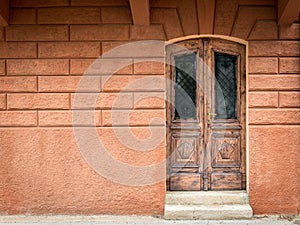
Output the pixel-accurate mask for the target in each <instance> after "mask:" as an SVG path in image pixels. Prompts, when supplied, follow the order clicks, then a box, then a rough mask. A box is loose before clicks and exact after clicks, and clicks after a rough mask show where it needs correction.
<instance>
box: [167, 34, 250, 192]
mask: <svg viewBox="0 0 300 225" xmlns="http://www.w3.org/2000/svg"><path fill="white" fill-rule="evenodd" d="M204 38H208V39H220V40H227V41H231V42H234V43H237V44H241V45H244V46H245V50H246V51H245V74H246V79H245V91H246V96H245V97H246V99H245V107H246V108H245V113H246V116H245V142H246V161H245V163H246V165H245V167H246V191H247V192H248V193H249V126H248V83H249V81H248V42H247V41H245V40H243V39H240V38H235V37H230V36H225V35H189V36H184V37H179V38H174V39H170V40H168V41H167V42H166V47H167V46H168V45H170V44H176V43H179V42H183V41H188V40H192V39H204ZM166 110H168V109H166ZM166 113H167V112H166Z"/></svg>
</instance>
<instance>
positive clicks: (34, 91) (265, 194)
mask: <svg viewBox="0 0 300 225" xmlns="http://www.w3.org/2000/svg"><path fill="white" fill-rule="evenodd" d="M150 2H151V25H150V26H133V25H132V19H131V14H130V7H129V5H128V2H127V1H126V0H114V1H106V0H97V1H95V0H70V1H69V0H32V1H27V0H11V1H10V4H11V8H10V26H8V27H5V28H1V27H0V126H1V127H0V168H1V169H0V214H24V213H29V214H51V213H59V214H130V215H131V214H138V215H162V214H163V209H164V196H165V181H159V182H158V183H151V184H145V185H141V186H128V185H126V184H120V183H118V182H114V181H111V180H110V179H108V178H105V177H104V176H101V175H99V174H98V173H96V172H95V170H93V169H92V168H91V167H90V166H89V165H88V164H87V162H86V161H85V160H84V159H83V157H82V156H81V154H80V152H79V149H78V145H77V144H76V140H75V137H74V132H73V127H72V112H71V109H73V108H74V105H73V100H74V98H75V91H76V88H77V85H78V83H79V82H80V79H81V77H82V75H83V73H84V72H85V71H86V69H87V68H88V67H89V65H91V63H92V62H93V61H94V60H95V59H96V58H97V57H99V56H100V55H101V54H103V53H104V52H107V51H109V50H110V49H112V48H113V47H115V46H118V45H120V44H123V43H127V42H130V41H136V40H148V39H154V40H170V39H173V38H177V37H183V36H187V35H194V34H199V31H198V23H197V12H196V9H197V7H196V6H195V1H194V0H184V1H180V0H152V1H150ZM299 27H300V24H299V21H295V23H293V24H292V25H291V26H289V27H278V26H277V23H276V1H273V0H261V1H256V0H252V1H251V0H248V1H246V0H228V1H227V0H217V1H216V11H215V21H214V34H217V35H226V36H232V37H237V38H240V39H243V40H246V41H248V53H249V57H248V77H247V79H248V122H249V134H248V136H249V143H248V147H249V178H248V179H249V193H250V202H251V206H252V207H253V210H254V213H255V214H280V213H287V214H297V213H298V214H299V211H300V200H299V196H300V181H299V177H300V161H299V159H300V142H299V141H300V139H299V134H300V110H299V107H300V92H299V90H300V76H299V74H300V66H299V65H300V63H299V62H300V60H299V56H300V52H299V38H300V36H299V34H300V32H299ZM123 60H131V62H133V64H130V65H128V66H126V67H125V68H123V69H121V70H119V71H118V72H117V73H116V75H114V76H113V78H112V79H111V80H109V81H108V82H106V78H105V75H106V74H104V76H95V78H94V79H93V80H92V82H91V83H89V84H88V87H89V88H90V90H87V91H91V92H95V93H97V92H99V91H100V89H101V90H102V93H101V94H100V95H99V97H98V99H97V101H96V112H95V114H96V117H95V118H96V119H95V121H94V122H95V125H96V131H97V133H98V134H99V137H101V138H102V141H103V145H104V146H106V148H107V150H108V152H109V154H111V155H112V156H113V157H114V158H116V159H119V160H120V161H124V162H126V163H128V164H129V165H146V166H147V165H151V164H153V163H159V162H162V161H163V160H164V157H165V138H164V137H163V138H162V139H161V141H160V143H158V144H157V145H156V146H155V148H154V149H151V151H147V152H139V151H134V150H132V149H131V148H130V147H128V146H127V147H126V145H125V144H124V143H121V142H120V140H118V139H117V138H116V134H115V133H114V130H113V129H112V121H111V107H112V105H113V103H114V100H115V99H116V97H117V96H120V95H122V99H123V100H122V101H121V102H119V104H114V108H115V109H117V110H118V113H119V114H118V117H120V118H123V117H124V118H125V117H126V116H127V115H126V110H128V109H132V110H131V111H130V116H129V126H130V127H131V128H132V132H133V133H134V135H135V136H136V137H137V138H138V139H139V140H147V138H149V137H150V136H151V132H150V129H152V131H154V132H156V131H155V129H160V130H162V132H163V130H164V126H165V125H164V122H163V121H165V104H164V101H163V96H164V91H165V87H164V83H163V82H161V81H156V78H157V77H163V76H164V65H163V63H155V62H146V63H145V62H137V61H138V60H136V59H128V58H126V59H123ZM132 60H133V61H132ZM138 78H151V79H148V81H149V80H150V81H151V80H152V81H151V82H150V83H149V82H147V83H145V85H142V86H139V87H138V88H133V89H131V90H127V91H126V92H124V93H119V92H120V90H122V89H123V88H124V87H126V85H128V84H130V83H131V82H133V81H134V80H135V79H138ZM140 98H143V100H139V99H140ZM153 118H156V119H158V120H157V121H156V122H154V123H153V120H152V119H153ZM123 125H124V124H122V123H120V124H116V126H117V127H119V128H120V129H125V128H124V127H123ZM125 125H126V124H125ZM83 129H84V128H83ZM163 136H164V135H163ZM127 144H128V143H127ZM129 144H130V145H134V144H135V143H134V142H132V143H129ZM90 147H91V148H93V146H90ZM106 166H107V167H108V168H111V169H112V170H114V168H113V166H112V165H106ZM160 172H161V171H160V170H158V171H157V172H156V173H153V174H152V175H151V176H153V177H155V176H156V175H158V174H159V173H160ZM118 173H119V174H120V175H121V177H122V171H118ZM133 176H134V174H133ZM148 178H149V177H145V179H148ZM149 179H150V178H149Z"/></svg>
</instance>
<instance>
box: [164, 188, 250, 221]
mask: <svg viewBox="0 0 300 225" xmlns="http://www.w3.org/2000/svg"><path fill="white" fill-rule="evenodd" d="M252 215H253V212H252V209H251V207H250V204H249V197H248V194H247V192H246V191H199V192H189V191H178V192H167V194H166V201H165V219H173V220H184V219H187V220H188V219H189V220H191V219H208V220H210V219H214V220H219V219H246V218H251V217H252Z"/></svg>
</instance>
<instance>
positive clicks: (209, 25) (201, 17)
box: [197, 0, 216, 34]
mask: <svg viewBox="0 0 300 225" xmlns="http://www.w3.org/2000/svg"><path fill="white" fill-rule="evenodd" d="M215 4H216V3H215V0H197V11H198V25H199V33H200V34H213V31H214V19H215Z"/></svg>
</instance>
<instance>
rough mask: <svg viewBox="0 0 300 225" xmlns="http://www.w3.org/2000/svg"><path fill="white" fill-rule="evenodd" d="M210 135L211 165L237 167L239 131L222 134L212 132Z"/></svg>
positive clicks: (238, 161)
mask: <svg viewBox="0 0 300 225" xmlns="http://www.w3.org/2000/svg"><path fill="white" fill-rule="evenodd" d="M227 132H228V131H227ZM232 132H234V131H232ZM230 133H231V132H230ZM212 137H213V138H212V142H213V143H212V155H213V156H212V167H239V166H240V134H239V131H236V132H235V133H233V134H224V133H222V132H219V133H214V134H213V135H212Z"/></svg>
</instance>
